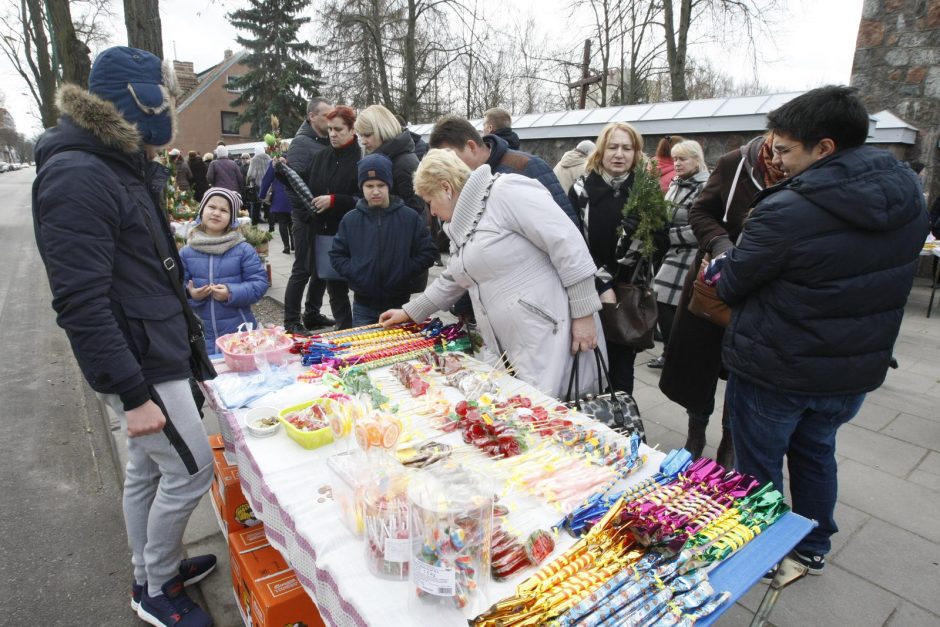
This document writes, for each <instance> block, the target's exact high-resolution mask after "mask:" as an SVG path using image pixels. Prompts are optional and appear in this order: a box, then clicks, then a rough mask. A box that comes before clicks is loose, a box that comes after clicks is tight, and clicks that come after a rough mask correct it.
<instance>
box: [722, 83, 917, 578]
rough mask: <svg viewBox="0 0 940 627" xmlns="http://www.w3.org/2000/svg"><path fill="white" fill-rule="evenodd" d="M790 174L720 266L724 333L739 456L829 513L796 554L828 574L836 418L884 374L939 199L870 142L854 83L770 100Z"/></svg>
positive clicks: (801, 501)
mask: <svg viewBox="0 0 940 627" xmlns="http://www.w3.org/2000/svg"><path fill="white" fill-rule="evenodd" d="M767 117H768V125H767V126H768V128H769V129H770V130H771V131H773V137H772V144H771V145H772V149H773V153H774V155H775V157H774V164H775V165H777V167H779V168H781V169H782V170H783V171H784V172H785V174H786V175H787V177H788V178H786V179H784V180H783V181H782V182H781V183H778V184H777V185H774V186H772V187H769V188H767V189H765V190H764V191H762V192H760V193H759V194H758V195H757V198H756V200H755V203H756V204H755V206H754V208H753V210H752V212H751V215H750V218H749V219H748V221H747V222H746V223H745V226H744V231H743V233H742V235H741V238H740V240H739V242H738V244H737V246H736V247H735V248H733V249H731V251H730V252H728V253H727V255H726V256H724V257H722V258H719V260H717V261H716V262H714V263H713V265H712V266H711V267H710V268H709V271H708V272H707V273H706V279H709V278H712V277H714V275H715V273H716V272H720V276H719V278H718V280H717V285H718V293H719V295H720V296H721V298H722V300H724V301H725V302H727V303H728V304H729V305H731V307H732V308H733V315H732V319H731V324H730V325H729V326H728V329H727V331H726V332H725V335H724V340H723V352H722V357H723V360H724V364H725V366H726V367H727V369H728V371H729V373H730V374H729V376H728V387H727V393H726V399H725V402H726V403H727V404H728V405H729V408H730V417H731V428H732V434H733V436H734V449H735V454H736V456H737V468H738V470H740V471H742V472H744V473H747V474H750V475H753V476H755V477H756V478H757V479H758V480H759V481H760V482H761V483H763V482H766V481H773V482H774V485H775V487H776V488H777V489H778V490H781V491H782V490H783V477H782V465H783V457H784V455H786V457H787V463H788V468H789V471H790V494H791V497H792V503H793V511H795V512H796V513H798V514H801V515H803V516H806V517H807V518H812V519H814V520H816V521H817V523H818V525H817V527H816V528H815V529H813V531H811V532H810V533H809V535H807V536H806V537H805V538H804V539H803V540H801V541H800V543H799V544H798V545H797V546H796V548H795V550H794V552H793V553H792V554H791V555H790V559H792V560H795V561H797V562H799V563H801V564H802V565H803V566H806V567H807V568H808V570H809V573H810V574H820V573H821V572H822V570H823V567H824V566H825V556H826V554H827V553H828V552H829V550H830V536H832V534H834V533H836V532H837V531H838V527H837V526H836V523H835V520H834V518H833V511H834V509H835V503H836V492H837V477H836V471H837V467H836V462H835V441H836V431H837V430H838V428H839V427H840V426H841V425H842V424H844V423H846V422H848V421H849V420H851V419H852V418H853V417H854V416H855V414H856V413H857V412H858V410H859V408H860V407H861V405H862V402H863V401H864V399H865V394H866V393H867V392H870V391H872V390H874V389H876V388H878V387H879V386H880V385H881V384H882V383H883V382H884V379H885V375H886V373H887V371H888V366H889V363H890V361H891V352H892V347H893V346H894V342H895V340H896V339H897V335H898V331H899V328H900V326H901V318H902V316H903V314H904V305H905V303H906V301H907V297H908V294H909V293H910V290H911V285H912V284H913V280H914V272H915V269H916V267H917V259H918V254H919V252H920V249H921V247H922V245H923V243H924V238H925V237H926V235H927V212H926V210H925V206H924V197H923V194H922V193H921V188H920V184H919V182H918V181H917V176H916V175H915V174H914V173H913V172H912V171H911V170H910V169H909V168H908V167H906V166H905V165H904V164H902V163H900V162H898V161H897V160H896V159H895V158H894V157H893V156H891V154H890V153H888V152H887V151H884V150H881V149H878V148H874V147H870V146H865V145H864V144H865V140H866V138H867V136H868V120H869V118H868V113H867V112H866V110H865V107H864V105H862V103H861V101H860V100H859V98H858V96H857V95H856V94H855V90H854V89H851V88H848V87H835V86H829V87H821V88H819V89H814V90H812V91H809V92H807V93H805V94H803V95H802V96H799V97H797V98H795V99H793V100H791V101H790V102H788V103H787V104H785V105H783V106H782V107H780V108H779V109H777V110H775V111H772V112H771V113H770V114H768V116H767Z"/></svg>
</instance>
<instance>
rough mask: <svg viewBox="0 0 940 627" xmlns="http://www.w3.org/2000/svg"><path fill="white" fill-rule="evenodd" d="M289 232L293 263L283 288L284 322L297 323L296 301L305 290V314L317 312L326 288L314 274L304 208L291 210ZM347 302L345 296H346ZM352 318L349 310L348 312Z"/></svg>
mask: <svg viewBox="0 0 940 627" xmlns="http://www.w3.org/2000/svg"><path fill="white" fill-rule="evenodd" d="M291 218H292V223H293V224H292V226H291V232H292V233H293V235H294V265H293V267H291V272H290V278H289V279H287V287H286V288H285V289H284V324H294V323H300V321H301V319H300V303H301V301H302V300H303V298H304V290H307V300H306V303H305V305H304V312H305V313H308V314H312V313H319V311H320V308H321V307H323V294H324V292H325V291H326V282H325V281H321V280H320V279H319V278H318V277H317V273H316V270H314V269H313V268H314V263H313V260H314V259H315V258H316V257H315V256H314V251H313V243H314V237H313V232H312V229H311V227H310V224H309V223H308V222H307V221H306V220H307V215H306V212H298V211H294V212H292V213H291ZM346 301H347V303H348V302H349V297H348V296H347V297H346ZM350 320H352V314H350Z"/></svg>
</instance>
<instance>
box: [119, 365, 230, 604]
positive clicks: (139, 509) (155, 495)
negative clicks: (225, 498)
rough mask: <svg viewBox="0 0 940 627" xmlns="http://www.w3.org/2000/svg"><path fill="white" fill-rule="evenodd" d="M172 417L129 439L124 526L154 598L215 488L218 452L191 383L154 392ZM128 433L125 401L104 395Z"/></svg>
mask: <svg viewBox="0 0 940 627" xmlns="http://www.w3.org/2000/svg"><path fill="white" fill-rule="evenodd" d="M151 395H152V396H153V398H154V400H155V402H156V403H157V404H158V405H161V406H162V407H163V409H164V414H165V415H166V416H167V421H166V426H165V427H164V429H163V432H162V433H154V434H151V435H144V436H140V437H136V438H127V468H126V470H125V476H124V523H125V525H126V526H127V543H128V545H129V546H130V549H131V555H132V558H131V559H132V561H133V563H134V579H136V580H137V582H138V583H143V582H144V581H146V582H147V587H148V590H149V594H150V595H151V596H154V595H157V594H161V591H160V587H161V586H162V585H163V584H164V583H166V582H167V581H169V580H170V579H171V578H173V577H174V576H175V575H176V574H177V571H178V569H179V561H180V559H181V558H182V557H183V532H184V531H185V530H186V524H187V522H189V516H190V514H192V512H193V509H195V508H196V505H197V504H198V503H199V500H200V499H201V498H202V496H203V495H204V494H205V493H206V492H207V491H208V490H209V486H210V484H211V483H212V449H211V448H209V440H208V438H207V436H206V430H205V427H203V425H202V420H201V419H200V417H199V412H198V411H197V410H196V404H195V403H194V402H193V393H192V390H191V389H190V387H189V382H188V381H187V380H186V379H181V380H178V381H167V382H165V383H157V384H155V385H154V386H152V387H151ZM100 396H101V398H102V399H104V400H105V402H107V403H108V404H109V405H110V406H111V407H112V408H113V409H114V411H115V413H117V415H118V417H119V418H120V420H121V427H122V429H124V432H125V433H126V432H127V420H126V418H125V416H124V409H123V407H122V404H121V399H120V397H119V396H117V395H116V394H102V395H100Z"/></svg>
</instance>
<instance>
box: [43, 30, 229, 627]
mask: <svg viewBox="0 0 940 627" xmlns="http://www.w3.org/2000/svg"><path fill="white" fill-rule="evenodd" d="M88 83H89V87H88V91H86V90H84V89H81V88H80V87H77V86H75V85H69V84H65V85H63V86H62V87H61V88H60V90H59V93H58V98H57V106H58V109H59V111H61V112H62V117H61V118H59V122H58V124H57V125H56V126H55V127H53V128H51V129H49V130H48V131H46V132H45V133H44V134H43V135H42V137H40V139H39V141H38V142H37V144H36V168H37V174H36V180H35V181H34V182H33V224H34V228H35V233H36V243H37V244H38V246H39V252H40V254H41V256H42V260H43V263H44V264H45V266H46V272H47V274H48V277H49V285H50V287H51V288H52V297H53V298H52V306H53V308H54V309H55V310H56V313H57V314H58V317H57V321H58V323H59V326H61V327H62V328H63V329H64V330H65V332H66V334H67V335H68V338H69V342H70V343H71V345H72V351H73V352H74V353H75V357H76V359H77V360H78V364H79V366H80V367H81V369H82V374H83V375H84V376H85V378H86V379H87V380H88V383H89V384H90V385H91V387H92V389H94V390H95V391H96V392H97V393H98V395H99V397H100V398H101V399H102V400H103V401H104V402H106V403H107V404H108V405H110V406H111V407H112V408H113V409H114V411H115V413H116V414H117V416H118V417H119V419H120V420H121V423H122V426H123V427H124V429H125V431H126V433H127V456H128V461H127V467H126V469H125V479H124V496H123V499H124V520H125V524H126V527H127V539H128V545H129V546H130V549H131V554H132V560H133V564H134V582H133V587H132V591H133V592H132V597H131V607H132V608H133V609H134V610H135V611H136V612H137V613H138V616H140V617H141V618H142V619H144V620H145V621H147V622H148V623H150V624H151V625H177V624H179V623H180V622H183V623H184V624H185V625H192V626H197V627H205V626H208V625H211V624H212V619H211V618H209V616H208V615H206V613H205V612H203V611H202V610H201V609H200V608H199V607H198V606H197V605H195V604H194V603H193V602H192V600H191V599H190V598H189V596H188V595H187V594H186V592H185V590H184V588H183V586H184V585H186V584H188V583H193V582H195V581H198V580H200V579H202V578H203V577H205V576H206V575H207V574H208V572H209V571H211V570H212V569H213V568H215V556H212V555H204V556H200V557H196V558H190V559H186V560H183V561H182V563H181V562H180V561H179V559H180V556H181V554H182V552H183V547H182V540H183V531H184V530H185V529H186V524H187V522H188V520H189V516H190V514H191V513H192V511H193V509H194V508H195V507H196V505H197V504H198V503H199V501H200V499H201V498H202V496H203V495H204V494H205V493H206V492H207V491H208V490H209V486H210V484H211V482H212V450H211V449H210V447H209V442H208V439H207V437H206V431H205V428H204V427H203V425H202V422H201V420H200V417H199V413H198V411H197V410H196V405H195V403H194V402H193V395H192V392H191V391H190V387H189V377H190V376H191V375H192V372H191V369H190V365H189V360H190V354H191V353H190V340H189V333H188V327H187V324H186V317H185V314H184V309H183V308H184V307H187V306H188V305H186V304H185V301H182V300H181V297H180V295H181V292H179V290H180V289H181V287H182V280H183V275H182V270H181V264H180V260H179V257H178V256H177V255H176V246H175V245H174V244H173V237H172V235H171V234H170V230H169V225H168V224H167V221H166V217H165V214H164V212H163V211H162V210H161V208H162V202H163V193H164V188H165V185H166V180H167V176H168V174H169V172H168V170H167V169H166V168H165V167H163V166H162V165H160V164H158V163H157V162H155V161H154V160H153V157H154V156H155V155H156V153H157V149H158V147H160V146H163V145H166V144H168V143H169V142H170V141H171V139H172V136H173V118H174V116H175V99H176V97H177V95H178V93H179V91H178V90H179V88H178V86H177V84H176V79H175V77H174V76H173V70H172V67H171V66H167V65H165V64H162V63H161V61H160V59H158V58H157V57H155V56H154V55H152V54H150V53H149V52H146V51H143V50H137V49H134V48H125V47H115V48H109V49H108V50H105V51H104V52H102V53H101V54H100V55H99V56H98V58H97V59H96V60H95V64H94V66H93V67H92V69H91V74H90V75H89V79H88ZM155 238H164V239H165V242H164V245H163V246H162V248H164V249H166V250H168V251H170V257H168V258H166V259H161V256H162V255H160V254H158V252H157V251H158V250H159V249H158V248H157V244H156V242H159V239H155ZM174 281H175V282H177V283H178V284H177V285H174V284H173V282H174ZM198 341H200V342H201V340H198ZM182 615H185V617H186V618H185V620H182V619H181V618H180V617H181V616H182ZM93 622H100V621H97V620H94V621H93Z"/></svg>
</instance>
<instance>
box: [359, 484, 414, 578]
mask: <svg viewBox="0 0 940 627" xmlns="http://www.w3.org/2000/svg"><path fill="white" fill-rule="evenodd" d="M410 479H411V473H409V472H408V471H405V470H403V469H401V468H400V467H399V468H397V469H395V468H394V467H389V468H388V469H387V470H385V471H381V470H380V471H378V472H376V473H375V474H374V475H373V476H372V477H371V478H370V480H369V481H368V482H367V483H366V485H365V488H364V489H363V491H362V518H363V524H364V526H365V557H366V565H367V566H368V567H369V571H370V572H371V573H372V574H373V575H375V576H377V577H382V578H384V579H393V580H398V581H403V580H405V579H408V562H409V561H410V559H411V540H410V533H409V528H410V521H409V516H408V494H407V488H408V482H409V480H410Z"/></svg>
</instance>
